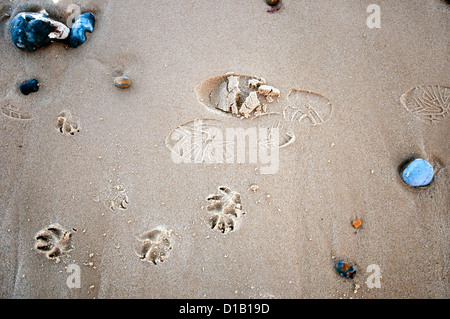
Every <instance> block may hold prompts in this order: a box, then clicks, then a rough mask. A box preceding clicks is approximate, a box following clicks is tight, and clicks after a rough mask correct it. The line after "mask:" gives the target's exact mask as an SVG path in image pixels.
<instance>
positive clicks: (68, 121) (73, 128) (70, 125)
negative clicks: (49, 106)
mask: <svg viewBox="0 0 450 319" xmlns="http://www.w3.org/2000/svg"><path fill="white" fill-rule="evenodd" d="M56 128H57V129H58V130H59V132H60V133H61V134H64V133H66V134H70V135H75V133H78V132H79V131H80V124H79V123H78V121H76V120H75V119H74V118H73V116H72V114H70V112H68V111H63V112H61V113H59V115H58V121H57V122H56Z"/></svg>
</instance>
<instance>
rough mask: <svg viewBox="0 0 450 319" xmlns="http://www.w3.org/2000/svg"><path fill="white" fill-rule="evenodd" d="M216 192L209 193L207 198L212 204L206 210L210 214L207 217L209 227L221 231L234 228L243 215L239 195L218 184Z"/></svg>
mask: <svg viewBox="0 0 450 319" xmlns="http://www.w3.org/2000/svg"><path fill="white" fill-rule="evenodd" d="M218 189H219V192H218V193H217V194H212V195H209V196H208V198H207V200H209V201H211V202H212V204H210V205H208V206H207V207H206V210H207V211H208V212H210V213H211V214H212V216H211V218H210V219H209V222H210V226H211V229H217V230H219V231H220V232H222V233H224V234H225V233H228V232H230V231H233V230H235V229H236V228H237V227H238V226H239V223H240V220H241V219H242V217H243V216H244V215H245V212H243V211H242V205H241V195H240V194H239V193H237V192H234V191H231V190H230V189H229V188H228V187H226V186H219V188H218Z"/></svg>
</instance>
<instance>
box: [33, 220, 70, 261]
mask: <svg viewBox="0 0 450 319" xmlns="http://www.w3.org/2000/svg"><path fill="white" fill-rule="evenodd" d="M35 239H36V244H35V248H36V249H37V251H39V252H41V253H43V254H45V255H46V256H47V258H48V259H50V260H56V262H60V257H61V256H62V255H64V254H65V253H66V252H68V251H70V250H71V249H72V246H71V239H72V233H71V232H69V231H67V230H65V229H64V228H63V227H62V226H61V225H59V224H52V225H50V226H48V227H46V228H44V229H42V230H40V231H39V232H38V233H37V234H36V236H35Z"/></svg>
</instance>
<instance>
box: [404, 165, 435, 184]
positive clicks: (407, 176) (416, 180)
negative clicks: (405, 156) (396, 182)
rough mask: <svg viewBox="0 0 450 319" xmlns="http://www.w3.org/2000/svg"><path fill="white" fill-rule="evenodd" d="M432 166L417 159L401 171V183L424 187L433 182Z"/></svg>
mask: <svg viewBox="0 0 450 319" xmlns="http://www.w3.org/2000/svg"><path fill="white" fill-rule="evenodd" d="M433 175H434V170H433V166H431V164H430V163H428V162H427V161H425V160H423V159H421V158H417V159H415V160H414V161H412V162H411V163H409V164H408V166H406V168H405V169H404V170H403V173H402V178H403V181H404V182H405V183H406V184H408V185H411V186H426V185H428V184H430V183H431V181H432V180H433Z"/></svg>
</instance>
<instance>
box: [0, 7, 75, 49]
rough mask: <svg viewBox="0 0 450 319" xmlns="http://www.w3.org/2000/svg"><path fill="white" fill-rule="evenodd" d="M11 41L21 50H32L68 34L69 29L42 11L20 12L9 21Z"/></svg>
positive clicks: (63, 37)
mask: <svg viewBox="0 0 450 319" xmlns="http://www.w3.org/2000/svg"><path fill="white" fill-rule="evenodd" d="M9 31H10V33H11V39H12V41H13V43H14V44H15V45H16V46H17V47H18V48H19V49H21V50H24V51H27V52H34V51H36V50H37V49H39V48H42V47H45V46H47V45H49V44H50V43H51V42H52V41H54V40H62V39H65V38H67V37H68V36H69V33H70V29H69V28H68V27H67V26H66V25H64V24H63V23H61V22H58V21H55V20H53V19H51V18H49V17H47V16H46V15H44V14H42V13H35V12H21V13H18V14H17V15H16V16H15V17H14V19H13V20H12V21H11V25H10V27H9Z"/></svg>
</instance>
